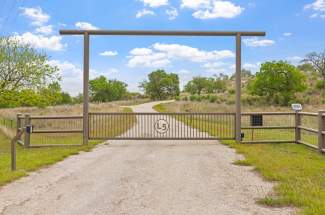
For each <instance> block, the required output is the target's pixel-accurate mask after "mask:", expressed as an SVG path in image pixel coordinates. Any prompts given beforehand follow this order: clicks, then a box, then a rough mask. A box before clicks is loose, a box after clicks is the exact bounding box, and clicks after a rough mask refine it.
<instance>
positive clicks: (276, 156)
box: [155, 102, 325, 215]
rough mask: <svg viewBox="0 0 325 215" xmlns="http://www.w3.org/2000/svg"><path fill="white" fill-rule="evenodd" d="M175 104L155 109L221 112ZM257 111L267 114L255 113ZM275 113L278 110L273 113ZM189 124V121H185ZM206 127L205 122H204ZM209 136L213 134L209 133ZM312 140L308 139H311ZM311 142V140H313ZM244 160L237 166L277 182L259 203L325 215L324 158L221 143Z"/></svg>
mask: <svg viewBox="0 0 325 215" xmlns="http://www.w3.org/2000/svg"><path fill="white" fill-rule="evenodd" d="M204 104H205V103H200V105H199V106H198V104H197V103H194V104H191V102H175V103H169V104H168V103H167V104H161V105H158V106H156V107H155V109H156V110H157V111H160V112H177V111H180V112H181V111H183V112H196V111H199V112H204V111H208V112H222V110H220V108H219V107H217V106H216V105H214V106H211V105H210V104H206V106H205V105H204ZM254 111H266V110H261V109H258V108H256V109H254ZM272 111H275V110H272ZM185 123H186V121H185ZM202 123H205V122H202ZM207 132H209V133H210V135H213V134H214V131H207ZM288 135H293V134H292V132H291V133H288V132H285V131H284V132H282V133H279V131H269V132H261V133H260V134H259V137H260V138H263V139H270V138H278V137H279V136H281V137H282V138H291V136H288ZM308 137H309V136H308ZM311 141H312V140H311ZM222 143H223V144H226V145H228V146H230V147H232V148H235V149H236V150H237V152H239V153H241V154H243V155H244V156H245V160H240V161H237V162H236V164H238V165H252V166H254V167H255V169H256V171H258V172H259V173H260V174H261V175H262V176H263V177H264V178H265V179H267V180H270V181H275V182H277V185H276V186H275V188H274V193H272V194H270V195H269V196H266V197H265V198H264V199H260V200H259V201H258V202H259V203H261V204H264V205H269V206H277V207H281V206H295V207H297V208H299V209H300V210H299V212H298V213H299V214H304V215H322V214H325V204H324V203H325V156H324V155H322V154H320V153H318V152H317V151H316V150H311V149H309V148H307V147H305V146H303V145H298V144H271V143H269V144H253V145H250V144H236V143H235V142H234V141H222Z"/></svg>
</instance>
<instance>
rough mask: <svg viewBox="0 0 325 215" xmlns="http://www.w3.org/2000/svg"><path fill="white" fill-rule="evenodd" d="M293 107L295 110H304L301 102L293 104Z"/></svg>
mask: <svg viewBox="0 0 325 215" xmlns="http://www.w3.org/2000/svg"><path fill="white" fill-rule="evenodd" d="M291 108H292V110H294V111H296V112H297V111H302V105H301V104H298V103H297V104H292V105H291Z"/></svg>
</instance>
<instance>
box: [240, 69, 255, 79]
mask: <svg viewBox="0 0 325 215" xmlns="http://www.w3.org/2000/svg"><path fill="white" fill-rule="evenodd" d="M241 77H243V78H250V77H253V74H252V72H251V71H250V70H248V69H242V70H241Z"/></svg>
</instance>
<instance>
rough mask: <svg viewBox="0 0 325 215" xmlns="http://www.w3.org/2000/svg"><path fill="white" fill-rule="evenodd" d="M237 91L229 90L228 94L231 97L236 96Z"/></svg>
mask: <svg viewBox="0 0 325 215" xmlns="http://www.w3.org/2000/svg"><path fill="white" fill-rule="evenodd" d="M235 92H236V91H235V90H234V89H230V90H228V93H229V94H230V95H234V94H235Z"/></svg>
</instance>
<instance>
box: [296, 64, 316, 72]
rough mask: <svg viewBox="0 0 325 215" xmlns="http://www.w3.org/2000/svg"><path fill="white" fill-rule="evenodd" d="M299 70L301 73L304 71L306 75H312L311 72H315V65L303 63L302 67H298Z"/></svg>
mask: <svg viewBox="0 0 325 215" xmlns="http://www.w3.org/2000/svg"><path fill="white" fill-rule="evenodd" d="M297 69H299V70H300V71H302V72H304V73H310V72H314V71H315V69H314V67H313V65H311V64H310V63H303V64H301V65H298V66H297Z"/></svg>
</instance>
